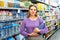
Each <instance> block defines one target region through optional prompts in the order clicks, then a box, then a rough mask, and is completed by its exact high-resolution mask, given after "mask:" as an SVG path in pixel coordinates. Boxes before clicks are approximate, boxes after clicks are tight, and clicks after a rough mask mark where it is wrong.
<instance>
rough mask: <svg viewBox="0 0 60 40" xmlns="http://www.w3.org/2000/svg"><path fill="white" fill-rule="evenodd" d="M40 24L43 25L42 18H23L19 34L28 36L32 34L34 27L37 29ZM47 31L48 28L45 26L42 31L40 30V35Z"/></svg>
mask: <svg viewBox="0 0 60 40" xmlns="http://www.w3.org/2000/svg"><path fill="white" fill-rule="evenodd" d="M41 23H43V20H42V18H40V17H38V18H37V19H36V20H33V21H32V20H30V19H29V18H25V19H24V20H23V21H22V25H21V28H20V33H21V34H22V35H24V36H28V34H29V33H32V32H33V30H34V28H35V27H38V26H39V25H40V24H41ZM47 31H48V28H47V27H46V26H45V28H44V29H40V33H41V34H44V33H46V32H47Z"/></svg>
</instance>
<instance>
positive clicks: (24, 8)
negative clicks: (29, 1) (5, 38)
mask: <svg viewBox="0 0 60 40" xmlns="http://www.w3.org/2000/svg"><path fill="white" fill-rule="evenodd" d="M20 10H29V9H28V8H20Z"/></svg>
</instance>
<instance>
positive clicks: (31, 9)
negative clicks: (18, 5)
mask: <svg viewBox="0 0 60 40" xmlns="http://www.w3.org/2000/svg"><path fill="white" fill-rule="evenodd" d="M29 12H30V15H31V16H34V15H35V14H36V7H34V6H32V7H31V8H30V10H29Z"/></svg>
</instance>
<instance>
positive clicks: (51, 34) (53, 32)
mask: <svg viewBox="0 0 60 40" xmlns="http://www.w3.org/2000/svg"><path fill="white" fill-rule="evenodd" d="M58 30H59V29H57V30H55V31H54V32H53V33H52V34H50V35H49V36H48V37H47V38H46V40H48V39H49V38H50V37H51V36H52V35H53V34H54V33H55V32H56V31H58Z"/></svg>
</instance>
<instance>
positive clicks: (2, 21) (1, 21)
mask: <svg viewBox="0 0 60 40" xmlns="http://www.w3.org/2000/svg"><path fill="white" fill-rule="evenodd" d="M22 20H23V19H17V18H16V19H12V20H0V23H4V22H15V21H22Z"/></svg>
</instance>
